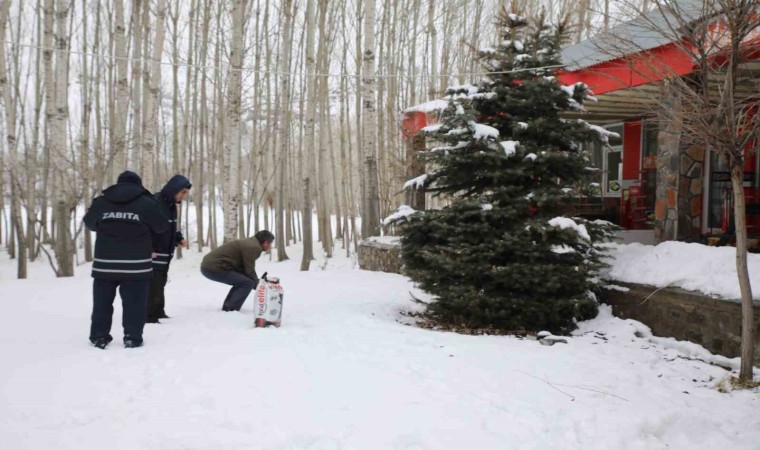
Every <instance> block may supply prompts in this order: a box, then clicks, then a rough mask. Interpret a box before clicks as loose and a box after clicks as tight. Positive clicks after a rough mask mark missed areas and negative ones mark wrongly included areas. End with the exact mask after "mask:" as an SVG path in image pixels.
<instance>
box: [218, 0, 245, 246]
mask: <svg viewBox="0 0 760 450" xmlns="http://www.w3.org/2000/svg"><path fill="white" fill-rule="evenodd" d="M231 7H232V10H231V11H230V18H231V20H232V36H231V39H232V42H231V48H230V68H229V72H228V74H227V77H228V80H227V121H226V129H225V131H226V132H225V139H224V168H223V174H222V178H223V180H224V183H225V191H226V192H224V242H229V241H231V240H234V239H237V236H238V206H239V205H238V203H239V202H240V197H239V194H238V168H239V164H238V152H239V151H240V97H241V84H240V79H241V69H242V65H243V26H244V23H243V22H244V19H245V10H246V8H245V0H231Z"/></svg>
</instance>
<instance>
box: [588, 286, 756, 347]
mask: <svg viewBox="0 0 760 450" xmlns="http://www.w3.org/2000/svg"><path fill="white" fill-rule="evenodd" d="M615 284H618V285H621V286H625V287H627V288H629V289H630V291H628V292H621V291H616V290H605V291H604V292H603V294H602V296H601V301H602V302H603V303H607V304H608V305H611V306H612V312H613V314H614V315H615V316H617V317H620V318H623V319H634V320H638V321H639V322H642V323H643V324H645V325H647V326H648V327H649V328H651V329H652V333H653V334H655V335H657V336H663V337H674V338H676V339H679V340H687V341H691V342H695V343H697V344H700V345H701V346H703V347H705V348H706V349H708V350H710V351H711V352H713V353H717V354H720V355H724V356H727V357H729V358H735V357H737V356H739V355H740V354H741V332H742V315H741V304H740V302H739V301H738V300H724V299H716V298H711V297H707V296H704V295H701V294H699V293H696V292H691V291H685V290H683V289H678V288H665V289H662V290H660V291H657V292H656V293H654V294H652V293H653V292H654V291H655V290H657V288H654V287H651V286H643V285H638V284H628V283H620V282H616V283H615ZM650 294H651V297H649V296H650ZM647 297H649V299H648V300H646V301H644V299H646V298H647ZM754 322H755V336H754V337H755V361H756V362H760V302H757V301H755V308H754Z"/></svg>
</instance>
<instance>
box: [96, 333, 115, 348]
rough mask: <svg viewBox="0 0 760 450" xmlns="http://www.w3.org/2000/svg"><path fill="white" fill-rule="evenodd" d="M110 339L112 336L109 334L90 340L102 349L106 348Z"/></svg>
mask: <svg viewBox="0 0 760 450" xmlns="http://www.w3.org/2000/svg"><path fill="white" fill-rule="evenodd" d="M112 340H113V338H112V337H111V336H106V337H102V338H99V339H95V340H94V341H92V345H94V346H95V347H97V348H99V349H101V350H103V349H105V348H106V346H108V344H110V343H111V341H112Z"/></svg>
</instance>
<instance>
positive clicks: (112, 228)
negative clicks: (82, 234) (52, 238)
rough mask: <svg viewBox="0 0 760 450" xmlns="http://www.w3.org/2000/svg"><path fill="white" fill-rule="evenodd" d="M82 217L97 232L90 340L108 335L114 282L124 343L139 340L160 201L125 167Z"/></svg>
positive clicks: (98, 343) (164, 224) (101, 343)
mask: <svg viewBox="0 0 760 450" xmlns="http://www.w3.org/2000/svg"><path fill="white" fill-rule="evenodd" d="M84 223H85V225H86V226H87V228H89V229H90V230H92V231H94V232H96V239H95V258H94V259H93V263H92V277H93V278H94V280H93V283H92V293H93V305H92V324H91V326H90V342H92V344H93V345H94V346H95V347H98V348H101V349H103V348H106V346H107V345H108V344H109V343H110V342H111V341H112V340H113V337H111V334H110V332H111V321H112V319H113V301H114V299H115V298H116V288H118V289H119V294H120V296H121V304H122V308H123V313H122V325H123V326H124V346H125V347H128V348H130V347H140V346H141V345H142V344H143V336H142V335H143V328H144V327H145V314H146V305H147V300H148V287H149V284H150V279H151V278H152V276H153V268H152V261H153V259H152V253H153V243H152V239H151V235H152V233H163V232H164V231H165V230H166V229H167V228H168V227H169V222H168V220H167V219H166V217H164V215H163V214H162V213H161V211H160V209H159V205H158V203H157V202H156V200H155V199H153V197H152V196H151V194H150V192H148V191H147V190H146V189H145V188H144V187H143V186H142V180H141V179H140V177H139V176H138V175H137V174H136V173H134V172H130V171H126V172H124V173H122V174H121V175H119V178H118V181H117V183H116V184H115V185H113V186H111V187H109V188H107V189H105V190H104V191H103V195H101V196H99V197H96V198H95V199H94V200H93V201H92V205H91V206H90V209H89V210H88V211H87V214H86V215H85V216H84Z"/></svg>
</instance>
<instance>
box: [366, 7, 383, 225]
mask: <svg viewBox="0 0 760 450" xmlns="http://www.w3.org/2000/svg"><path fill="white" fill-rule="evenodd" d="M362 67H363V70H362V118H363V121H362V125H363V126H362V135H363V142H362V150H363V151H364V177H365V179H366V181H365V187H366V192H365V196H364V199H363V203H364V208H363V210H364V214H363V216H362V236H364V237H368V236H374V235H378V234H379V233H380V196H379V190H378V178H377V176H378V173H377V108H376V105H375V0H365V6H364V51H363V53H362Z"/></svg>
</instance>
